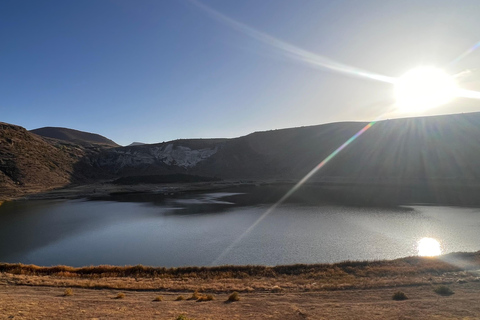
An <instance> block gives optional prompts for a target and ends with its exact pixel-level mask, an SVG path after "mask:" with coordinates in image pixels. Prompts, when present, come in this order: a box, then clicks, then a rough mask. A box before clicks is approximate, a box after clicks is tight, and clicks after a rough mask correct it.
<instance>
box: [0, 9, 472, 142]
mask: <svg viewBox="0 0 480 320" xmlns="http://www.w3.org/2000/svg"><path fill="white" fill-rule="evenodd" d="M478 17H480V1H478V0H459V1H451V0H415V1H409V0H403V1H387V0H376V1H373V0H362V1H342V0H337V1H330V0H296V1H293V0H262V1H258V0H235V1H234V0H198V1H196V0H195V1H194V0H164V1H158V0H138V1H133V0H128V1H127V0H77V1H73V0H72V1H65V0H43V1H38V0H2V1H0V121H2V122H7V123H12V124H17V125H20V126H23V127H25V128H27V129H29V130H30V129H36V128H40V127H45V126H57V127H67V128H72V129H77V130H82V131H87V132H94V133H98V134H101V135H104V136H106V137H108V138H110V139H112V140H114V141H115V142H117V143H119V144H121V145H128V144H130V143H131V142H134V141H139V142H144V143H155V142H162V141H169V140H174V139H183V138H215V137H218V138H228V137H238V136H242V135H246V134H249V133H251V132H254V131H265V130H273V129H280V128H289V127H299V126H308V125H317V124H322V123H329V122H340V121H371V120H374V119H378V118H382V117H383V118H385V117H387V118H388V117H390V116H392V117H399V116H402V117H403V116H417V115H434V114H449V113H461V112H472V111H480V100H469V99H464V98H459V99H456V100H454V101H452V102H451V103H449V104H447V105H444V106H442V107H438V108H434V109H430V110H427V111H424V112H421V113H415V114H401V115H398V114H395V115H390V114H387V113H386V111H387V110H389V108H391V105H392V102H393V96H394V93H393V92H394V89H393V86H392V85H391V84H390V83H385V82H382V81H377V80H375V79H373V78H371V77H370V78H368V77H363V76H356V75H355V72H353V73H350V72H338V68H337V70H334V69H331V68H330V69H328V68H324V67H323V66H319V65H318V63H317V64H316V63H312V61H311V60H309V59H305V53H308V54H314V55H315V57H318V56H320V58H319V59H320V61H327V62H329V63H330V62H332V61H333V62H332V63H338V64H339V65H341V66H347V67H348V68H350V69H352V70H355V69H354V68H358V69H362V70H364V71H366V72H367V73H368V74H372V75H382V76H387V77H394V78H396V77H399V76H401V75H402V74H404V73H405V72H407V71H408V70H410V69H412V68H414V67H417V66H437V67H439V68H442V69H444V70H445V71H446V72H447V73H449V74H451V75H458V74H460V75H461V77H460V78H461V81H462V84H461V85H462V87H465V88H468V89H471V90H477V91H478V90H480V69H479V68H480V50H479V51H476V50H471V51H469V54H467V55H463V56H462V54H463V53H464V52H466V51H468V50H469V49H473V48H474V46H475V44H477V43H478V42H479V41H480V34H479V33H478V31H479V30H480V19H479V18H478ZM298 52H300V58H299V54H298ZM302 55H303V56H302ZM459 57H460V59H459ZM322 59H323V60H322ZM348 68H347V69H348ZM350 69H349V70H350Z"/></svg>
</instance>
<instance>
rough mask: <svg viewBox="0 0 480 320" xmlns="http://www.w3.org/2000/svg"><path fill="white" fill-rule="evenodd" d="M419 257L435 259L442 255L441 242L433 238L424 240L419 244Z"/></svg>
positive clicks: (419, 241)
mask: <svg viewBox="0 0 480 320" xmlns="http://www.w3.org/2000/svg"><path fill="white" fill-rule="evenodd" d="M417 250H418V255H419V256H422V257H434V256H438V255H441V254H442V248H441V246H440V242H438V241H437V240H435V239H433V238H422V239H420V240H418V242H417Z"/></svg>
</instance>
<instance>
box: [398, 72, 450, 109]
mask: <svg viewBox="0 0 480 320" xmlns="http://www.w3.org/2000/svg"><path fill="white" fill-rule="evenodd" d="M456 96H457V84H456V82H455V79H454V78H453V77H451V76H450V75H448V74H447V73H446V72H445V71H443V70H441V69H438V68H435V67H418V68H415V69H412V70H410V71H408V72H407V73H405V74H404V75H403V76H401V77H400V78H398V79H397V80H396V82H395V97H396V106H397V108H398V110H399V111H401V112H405V113H407V112H421V111H425V110H428V109H431V108H435V107H438V106H441V105H443V104H446V103H448V102H450V101H451V100H452V99H453V98H455V97H456Z"/></svg>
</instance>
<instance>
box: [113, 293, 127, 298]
mask: <svg viewBox="0 0 480 320" xmlns="http://www.w3.org/2000/svg"><path fill="white" fill-rule="evenodd" d="M123 298H125V293H123V292H119V293H118V294H117V295H116V296H115V299H123Z"/></svg>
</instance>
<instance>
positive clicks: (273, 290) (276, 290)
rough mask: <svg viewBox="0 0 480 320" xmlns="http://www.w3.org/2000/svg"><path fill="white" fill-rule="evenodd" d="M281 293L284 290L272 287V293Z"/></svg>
mask: <svg viewBox="0 0 480 320" xmlns="http://www.w3.org/2000/svg"><path fill="white" fill-rule="evenodd" d="M280 291H282V288H280V287H279V286H273V287H272V292H280Z"/></svg>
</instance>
